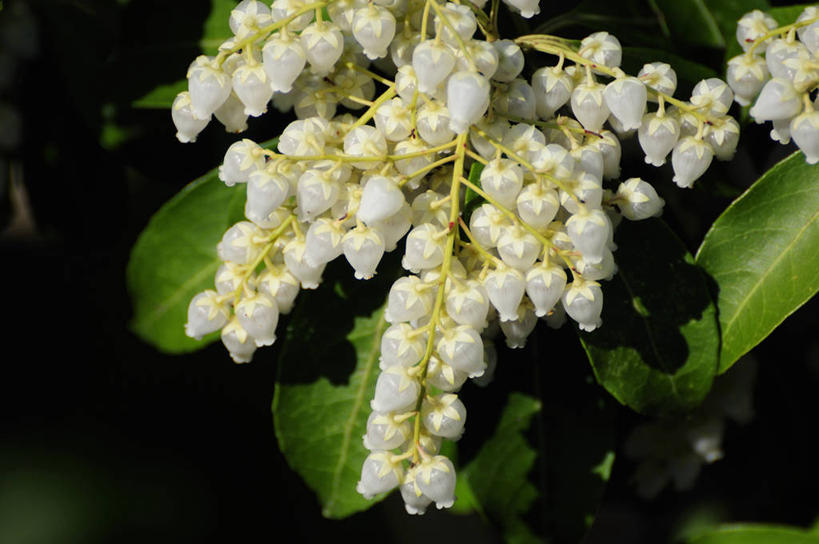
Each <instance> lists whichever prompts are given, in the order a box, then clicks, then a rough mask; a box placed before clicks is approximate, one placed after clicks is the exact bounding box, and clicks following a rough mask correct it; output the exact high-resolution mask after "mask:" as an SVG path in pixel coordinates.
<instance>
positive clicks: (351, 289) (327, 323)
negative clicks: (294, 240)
mask: <svg viewBox="0 0 819 544" xmlns="http://www.w3.org/2000/svg"><path fill="white" fill-rule="evenodd" d="M400 253H401V252H399V251H398V250H396V251H395V252H393V254H391V255H386V256H385V257H384V259H383V261H382V262H381V264H380V265H379V267H378V268H379V272H378V274H377V275H376V276H375V277H373V278H372V279H370V280H366V281H364V280H357V279H355V278H354V277H353V274H352V270H351V268H350V265H349V264H347V261H346V260H345V259H344V258H343V257H341V258H339V259H336V260H335V261H334V262H332V263H331V264H330V265H328V266H327V269H326V270H325V272H324V281H323V283H322V284H321V286H319V288H318V289H316V290H314V291H302V292H301V293H300V294H299V298H298V299H297V301H296V309H295V310H294V312H293V315H292V317H291V319H290V321H289V323H288V325H287V330H286V332H285V338H284V339H283V341H284V342H285V345H284V349H283V350H282V354H281V358H280V370H279V380H278V381H279V382H280V383H282V384H297V383H301V384H309V383H313V382H314V381H316V380H317V379H318V378H320V377H325V378H327V379H328V380H329V381H330V383H332V384H333V385H346V384H347V383H348V381H349V378H350V375H351V374H352V372H353V370H354V369H355V367H356V364H357V361H358V356H357V354H356V350H355V347H354V346H353V344H352V343H351V341H350V339H349V338H348V336H349V335H350V333H351V332H352V330H353V328H354V326H355V319H356V318H357V317H370V316H371V315H372V313H373V312H375V311H376V310H377V309H378V308H379V307H380V306H381V305H382V304H383V303H384V300H385V299H386V295H387V293H388V292H389V288H390V286H391V285H392V282H393V281H394V280H395V278H396V277H397V274H398V273H399V270H398V268H399V267H398V256H399V255H400ZM376 342H379V343H380V339H376Z"/></svg>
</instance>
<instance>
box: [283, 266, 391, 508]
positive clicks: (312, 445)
mask: <svg viewBox="0 0 819 544" xmlns="http://www.w3.org/2000/svg"><path fill="white" fill-rule="evenodd" d="M393 260H394V259H393ZM339 268H343V270H339ZM396 268H397V267H395V266H394V263H393V264H389V263H385V262H383V261H382V263H381V265H380V266H379V275H378V276H376V277H375V278H374V279H373V280H369V281H366V282H365V281H360V280H355V279H352V278H351V276H352V274H351V273H350V268H349V266H348V265H347V263H346V262H345V263H333V265H331V266H330V267H328V271H329V273H328V271H325V281H324V284H323V285H322V286H321V287H320V288H319V289H318V290H316V291H305V292H303V293H301V294H300V295H299V297H300V300H299V304H298V305H297V306H296V309H295V311H294V312H293V315H292V319H291V320H290V322H289V323H288V326H287V330H286V332H285V333H284V334H283V337H284V338H283V339H282V351H281V354H280V356H279V362H278V365H279V369H278V370H279V374H278V377H277V380H276V389H275V393H274V397H273V420H274V426H275V430H276V437H277V438H278V441H279V449H280V450H281V451H282V453H283V454H284V456H285V458H286V459H287V462H288V463H289V464H290V466H291V467H292V468H293V469H294V470H295V471H296V472H298V473H299V474H300V475H301V477H302V478H304V481H305V483H306V484H307V485H308V487H310V488H311V489H312V490H313V491H314V492H315V493H316V495H318V499H319V502H320V503H321V506H322V514H323V515H324V516H325V517H328V518H343V517H346V516H349V515H351V514H354V513H355V512H359V511H361V510H366V509H367V508H369V507H370V506H372V505H373V504H374V501H368V500H367V499H365V498H364V497H362V496H361V495H359V494H358V493H357V492H356V490H355V488H356V483H357V482H358V479H359V477H360V475H361V465H362V463H363V462H364V459H365V458H366V457H367V455H368V453H369V452H368V451H367V450H366V449H365V448H364V445H363V444H362V441H361V437H362V436H363V435H364V433H365V432H366V427H367V418H368V417H369V415H370V406H369V401H370V399H372V398H373V394H374V391H375V381H376V377H377V375H378V372H379V368H378V355H379V350H380V346H381V334H382V333H383V331H384V330H385V329H386V327H387V323H386V321H385V319H384V309H383V306H382V307H376V306H377V305H378V304H379V303H380V302H382V301H384V299H385V297H386V293H387V291H388V289H389V285H390V283H391V281H390V280H391V279H394V278H395V277H396V274H395V273H394V272H393V271H394V270H395V269H396ZM333 270H334V271H336V274H335V275H337V276H340V277H341V279H338V280H336V281H333V280H332V277H333V275H334V272H333Z"/></svg>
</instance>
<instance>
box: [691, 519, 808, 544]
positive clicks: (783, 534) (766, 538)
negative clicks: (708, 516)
mask: <svg viewBox="0 0 819 544" xmlns="http://www.w3.org/2000/svg"><path fill="white" fill-rule="evenodd" d="M773 543H775V544H819V535H817V534H816V533H811V532H809V531H806V530H803V529H797V528H794V527H787V526H777V525H758V524H751V523H737V524H731V525H723V526H721V527H718V528H716V529H713V530H710V531H707V532H705V533H703V534H699V535H697V536H695V537H694V538H691V539H689V540H688V544H773Z"/></svg>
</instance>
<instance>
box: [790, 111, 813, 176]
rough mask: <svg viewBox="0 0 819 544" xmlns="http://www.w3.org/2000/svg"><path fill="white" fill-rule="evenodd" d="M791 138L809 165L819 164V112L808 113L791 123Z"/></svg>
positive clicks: (795, 118) (797, 117) (798, 116)
mask: <svg viewBox="0 0 819 544" xmlns="http://www.w3.org/2000/svg"><path fill="white" fill-rule="evenodd" d="M790 131H791V136H792V137H793V141H794V142H796V145H797V146H799V149H800V150H802V153H804V154H805V160H806V161H807V163H808V164H816V163H817V162H819V111H815V110H813V111H806V112H805V113H803V114H801V115H797V116H796V117H794V118H793V121H791V126H790Z"/></svg>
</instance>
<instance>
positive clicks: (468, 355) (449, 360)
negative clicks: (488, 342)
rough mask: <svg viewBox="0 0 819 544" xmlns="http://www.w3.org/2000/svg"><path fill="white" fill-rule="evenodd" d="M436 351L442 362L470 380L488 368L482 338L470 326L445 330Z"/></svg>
mask: <svg viewBox="0 0 819 544" xmlns="http://www.w3.org/2000/svg"><path fill="white" fill-rule="evenodd" d="M435 351H437V352H438V355H439V356H440V357H441V360H442V361H444V362H445V363H446V364H448V365H449V366H451V367H452V368H454V369H456V370H460V371H461V372H465V373H466V374H467V375H468V376H469V377H470V378H474V377H476V376H480V375H481V374H483V371H484V369H485V368H486V364H485V363H484V362H483V342H482V341H481V336H480V335H479V334H478V333H477V331H476V330H475V329H473V328H472V327H470V326H468V325H459V326H457V327H454V328H451V329H445V330H444V331H443V333H442V335H441V339H440V340H439V341H438V344H437V346H436V347H435Z"/></svg>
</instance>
